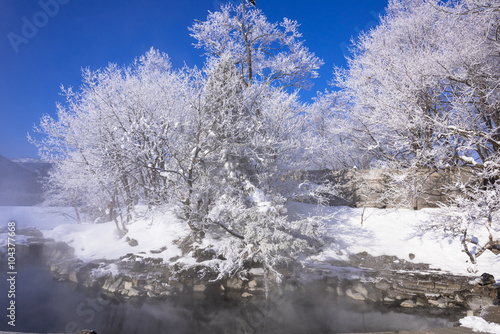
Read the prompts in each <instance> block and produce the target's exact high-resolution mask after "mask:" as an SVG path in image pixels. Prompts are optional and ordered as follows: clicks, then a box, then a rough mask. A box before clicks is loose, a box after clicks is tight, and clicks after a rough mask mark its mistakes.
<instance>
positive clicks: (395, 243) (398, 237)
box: [0, 202, 500, 334]
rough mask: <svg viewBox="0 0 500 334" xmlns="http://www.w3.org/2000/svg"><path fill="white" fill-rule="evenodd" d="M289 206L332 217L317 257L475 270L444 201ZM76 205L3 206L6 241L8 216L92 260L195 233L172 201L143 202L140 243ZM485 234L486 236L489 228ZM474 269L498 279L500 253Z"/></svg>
mask: <svg viewBox="0 0 500 334" xmlns="http://www.w3.org/2000/svg"><path fill="white" fill-rule="evenodd" d="M288 211H289V213H290V214H291V217H292V218H298V217H301V216H309V215H322V216H328V217H329V218H328V220H327V224H326V228H327V231H328V232H329V233H330V235H331V236H332V237H333V238H334V239H335V242H334V243H333V244H331V245H330V246H329V247H327V248H326V249H325V251H324V252H323V253H322V254H321V255H318V256H316V257H314V258H312V259H311V261H312V262H313V263H318V264H321V263H324V262H327V261H329V260H348V257H349V254H356V253H359V252H368V253H369V254H371V255H373V256H378V255H395V256H397V257H398V258H400V259H405V260H407V261H413V262H416V263H427V264H429V265H430V266H431V268H434V269H437V268H439V269H440V270H441V271H443V272H446V273H452V274H458V275H471V273H470V272H469V271H468V269H470V268H471V265H470V263H468V262H467V260H468V257H467V255H466V254H465V253H463V252H462V245H461V242H460V239H459V238H456V237H452V236H451V234H449V233H447V232H446V231H444V230H443V229H442V228H429V227H430V226H433V218H435V217H436V216H437V215H439V213H440V209H424V210H419V211H413V210H402V209H399V210H380V209H370V208H368V209H366V210H365V211H364V212H363V209H357V208H348V207H328V208H321V207H317V206H314V205H309V204H303V203H296V202H292V203H290V204H289V206H288ZM71 213H72V212H71V210H70V209H65V208H63V209H61V208H57V209H55V208H40V207H1V206H0V224H1V225H0V231H3V233H0V238H1V239H0V246H2V245H5V244H6V243H7V235H6V233H5V231H6V227H7V223H8V222H9V221H15V222H16V229H17V230H19V229H22V228H26V227H36V228H38V229H40V230H42V232H43V234H44V236H45V237H49V238H54V239H56V240H60V241H64V242H66V243H68V244H69V245H70V246H72V247H73V248H75V255H76V256H78V257H79V258H81V259H82V260H84V261H90V260H97V259H108V260H113V259H118V258H119V257H121V256H123V255H126V254H128V253H133V254H137V255H140V256H145V255H144V254H147V257H156V258H163V259H164V261H166V262H167V261H168V260H169V259H170V258H172V257H176V256H181V255H182V252H181V250H180V249H179V248H178V246H177V245H176V244H175V243H174V241H176V240H179V239H181V238H183V237H185V236H187V235H188V234H189V229H188V227H187V226H186V224H183V223H182V222H181V221H179V220H178V219H177V218H176V217H175V215H174V214H173V212H172V210H169V209H168V208H166V209H163V210H157V211H156V212H155V213H154V214H151V213H149V214H148V213H147V212H145V211H144V210H143V212H142V213H140V214H139V215H138V217H137V219H136V221H135V222H134V223H133V224H130V225H129V226H128V229H129V233H128V234H127V236H128V237H129V238H133V239H136V240H137V241H138V246H136V247H132V246H130V245H129V243H127V241H126V239H125V238H117V236H116V233H115V231H116V228H115V225H114V223H104V224H77V223H76V222H75V220H73V219H71V218H70V217H69V216H70V215H71ZM362 216H363V224H361V217H362ZM477 237H478V238H479V239H480V240H481V239H484V236H481V235H477ZM19 241H21V240H19ZM165 247H166V249H165ZM151 251H153V252H151ZM158 251H161V252H158ZM410 253H411V254H413V255H414V256H415V257H414V258H413V260H411V259H410V257H409V254H410ZM141 254H142V255H141ZM108 269H109V270H112V268H108ZM473 269H475V270H477V273H478V274H481V273H483V272H488V273H490V274H492V275H494V276H495V277H496V278H497V280H498V278H500V256H495V255H494V254H493V253H491V252H489V251H488V252H486V253H484V254H483V255H482V256H481V257H480V258H479V263H478V265H477V266H475V267H473ZM461 322H462V326H465V327H469V328H473V329H475V330H483V331H486V332H488V333H496V334H500V325H496V324H491V323H486V322H485V321H484V320H483V319H481V318H477V317H468V318H464V319H462V320H461Z"/></svg>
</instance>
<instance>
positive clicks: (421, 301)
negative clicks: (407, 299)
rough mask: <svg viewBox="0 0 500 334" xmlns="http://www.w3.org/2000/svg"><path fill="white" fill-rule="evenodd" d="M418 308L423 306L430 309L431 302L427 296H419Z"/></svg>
mask: <svg viewBox="0 0 500 334" xmlns="http://www.w3.org/2000/svg"><path fill="white" fill-rule="evenodd" d="M416 305H417V306H422V307H428V306H429V301H428V300H427V298H426V297H425V296H422V295H419V296H417V303H416Z"/></svg>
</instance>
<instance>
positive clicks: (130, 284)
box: [123, 281, 132, 290]
mask: <svg viewBox="0 0 500 334" xmlns="http://www.w3.org/2000/svg"><path fill="white" fill-rule="evenodd" d="M123 288H124V289H125V290H130V289H131V288H132V282H128V281H127V282H124V283H123Z"/></svg>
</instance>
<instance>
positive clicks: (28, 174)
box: [0, 155, 51, 205]
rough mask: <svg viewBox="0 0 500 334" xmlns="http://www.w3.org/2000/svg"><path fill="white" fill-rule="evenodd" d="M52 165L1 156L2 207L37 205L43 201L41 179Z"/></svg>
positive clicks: (0, 199) (0, 186)
mask: <svg viewBox="0 0 500 334" xmlns="http://www.w3.org/2000/svg"><path fill="white" fill-rule="evenodd" d="M50 165H51V164H50V163H45V162H40V161H37V160H36V159H19V160H16V161H12V160H9V159H7V158H5V157H3V156H1V155H0V205H35V204H38V203H40V202H41V201H42V200H43V196H42V184H41V182H40V181H41V179H42V178H43V177H44V176H46V175H47V172H48V170H49V169H50Z"/></svg>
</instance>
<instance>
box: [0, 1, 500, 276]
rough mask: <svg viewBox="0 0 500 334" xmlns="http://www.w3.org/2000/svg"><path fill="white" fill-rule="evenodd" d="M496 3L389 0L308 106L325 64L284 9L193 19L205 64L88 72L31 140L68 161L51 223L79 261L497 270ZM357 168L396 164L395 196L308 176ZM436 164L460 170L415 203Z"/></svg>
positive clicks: (499, 132)
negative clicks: (355, 258) (345, 190)
mask: <svg viewBox="0 0 500 334" xmlns="http://www.w3.org/2000/svg"><path fill="white" fill-rule="evenodd" d="M499 12H500V3H499V2H498V1H486V0H460V1H449V2H448V1H445V2H442V1H433V0H428V1H423V0H412V1H404V0H391V1H389V5H388V8H387V11H386V14H385V15H384V16H383V17H382V18H381V20H380V24H379V25H378V26H377V27H376V28H374V29H372V30H370V31H368V32H365V33H363V34H361V35H360V36H359V37H358V38H357V39H356V40H355V41H354V42H353V43H354V44H353V52H352V55H351V57H350V59H349V60H348V66H347V68H345V69H341V68H335V70H334V80H333V87H332V90H331V91H327V92H323V93H318V95H317V97H316V98H315V99H314V100H313V101H312V102H311V103H306V102H303V101H302V100H301V98H300V92H301V90H302V89H305V88H310V87H311V84H312V82H313V79H314V78H316V77H317V72H316V71H317V69H318V68H319V67H320V66H322V65H323V64H322V61H321V60H320V59H319V58H317V57H316V56H315V54H314V53H313V52H311V51H310V50H309V49H308V48H307V47H306V46H305V45H306V44H305V41H303V40H302V39H301V34H300V32H299V30H298V27H299V24H298V23H297V22H296V21H293V20H289V19H286V18H285V19H283V21H282V22H279V23H270V22H268V20H267V18H266V17H265V15H264V14H263V13H262V12H261V11H260V10H259V9H258V8H257V7H255V6H254V5H253V4H251V3H249V2H247V1H246V0H243V1H242V3H241V4H239V5H235V4H226V5H223V6H222V7H221V8H220V10H219V11H216V12H210V13H209V14H208V17H207V18H206V20H205V21H196V22H195V23H194V25H193V26H192V27H191V28H190V32H191V36H192V37H193V38H194V42H195V46H196V47H197V48H200V49H202V50H203V51H204V52H205V56H206V62H205V66H204V67H203V68H201V69H199V68H187V67H184V68H180V69H175V68H173V67H172V65H171V63H170V61H169V58H168V56H167V55H166V54H164V53H161V52H160V51H158V50H155V49H154V48H152V49H151V50H150V51H149V52H147V53H146V54H145V55H143V56H140V57H139V58H138V59H136V60H135V61H134V62H133V63H132V64H130V65H129V66H124V67H120V66H118V65H115V64H111V65H109V66H108V67H106V68H102V69H98V70H90V69H86V70H84V71H83V73H82V75H83V82H82V86H81V88H80V89H78V90H74V89H72V88H63V89H62V93H63V94H64V95H65V96H66V98H67V100H66V103H65V104H61V105H59V106H58V109H57V115H56V116H55V117H51V116H49V115H45V116H43V118H42V119H41V122H40V124H39V125H38V127H36V128H35V134H32V137H31V140H32V141H33V143H35V144H36V145H37V146H38V147H39V151H40V154H41V156H42V157H43V158H45V159H50V160H51V161H55V168H54V169H53V170H52V171H51V172H50V176H49V178H48V182H47V184H46V198H47V200H46V205H47V206H52V207H53V206H58V207H65V208H67V209H66V210H67V211H66V216H65V217H66V218H64V221H60V220H58V219H55V218H54V220H53V221H50V224H55V225H57V226H56V227H54V228H51V229H48V230H47V231H46V235H47V236H49V237H53V238H55V239H58V240H62V241H65V242H67V243H68V244H69V245H71V246H72V247H74V248H75V252H76V253H75V254H76V255H77V256H78V257H79V258H81V259H83V260H94V259H101V258H102V259H117V258H119V257H120V256H122V255H124V254H127V253H135V254H137V255H140V252H146V253H148V254H149V253H151V254H152V255H151V256H152V257H160V258H163V259H164V261H165V262H168V261H170V262H175V263H180V264H182V265H184V266H187V267H189V266H190V265H193V264H194V263H196V261H197V260H199V259H197V258H196V254H195V253H194V252H186V251H183V250H182V249H181V247H180V246H179V243H180V242H179V241H180V240H182V242H184V243H185V242H189V244H190V246H191V249H195V248H198V249H206V250H207V249H209V250H210V251H211V252H213V253H214V254H215V256H214V257H213V258H212V259H211V260H210V261H206V262H205V263H204V264H205V265H207V266H210V267H211V268H212V269H214V271H215V272H217V274H218V278H225V277H232V276H234V275H238V274H240V273H244V272H245V271H246V270H248V269H249V266H250V265H254V264H258V265H260V266H262V267H263V268H264V269H265V271H266V273H270V274H272V276H273V277H275V278H277V279H278V280H279V279H280V276H281V275H280V272H279V268H282V267H283V266H287V265H307V266H312V267H314V266H317V267H318V268H325V267H326V266H328V263H329V261H330V260H346V259H347V258H348V257H349V255H350V254H356V253H360V252H367V253H369V254H372V255H395V256H397V257H398V258H400V259H405V260H407V261H414V262H416V263H427V264H429V265H430V266H431V267H432V268H434V269H439V270H440V271H441V272H443V273H453V274H458V275H468V274H471V273H473V274H475V273H479V274H481V273H483V272H488V273H490V274H492V275H494V276H495V277H500V258H499V257H498V255H497V254H498V252H499V247H500V225H499V218H500V217H499V208H500V207H499V206H500V200H499V196H500V179H499V176H500V114H499V110H500V90H499V86H498V83H499V82H500V62H499V59H500V58H499V56H498V55H499V53H500V33H499V29H500V19H499V16H498V14H499ZM355 168H358V169H379V170H381V171H384V175H385V182H386V188H385V190H384V193H383V194H381V196H379V197H378V198H379V199H380V200H379V203H373V205H374V206H379V207H380V206H382V204H383V205H385V206H387V207H395V208H394V209H374V208H350V207H328V206H326V205H324V204H327V203H328V201H329V199H331V196H332V195H340V193H339V192H338V190H339V188H338V185H336V184H333V183H332V182H329V181H328V180H327V179H319V180H312V179H311V180H307V177H305V175H307V174H306V173H305V172H306V171H311V170H319V169H328V170H342V169H355ZM434 172H447V173H449V175H450V177H449V179H448V181H447V182H446V184H444V185H442V186H441V187H442V189H436V190H438V191H441V192H443V193H445V194H446V196H445V197H443V198H444V200H443V201H442V202H441V203H439V206H440V207H439V208H433V209H424V210H418V211H414V210H409V209H408V208H413V206H414V204H415V203H416V202H417V201H418V200H419V199H420V198H425V196H427V194H426V193H425V192H423V190H422V184H421V183H422V180H423V179H425V177H424V178H422V175H424V176H425V175H426V173H428V174H431V173H434ZM417 175H418V177H417ZM367 182H368V181H367ZM367 184H368V183H367ZM371 191H373V189H369V187H367V189H366V192H363V191H361V193H360V194H358V195H359V196H361V197H363V196H366V197H369V195H370V192H371ZM301 201H302V202H301ZM304 202H307V203H314V204H305V203H304ZM398 207H399V209H398ZM404 208H407V209H404ZM10 210H16V209H15V208H8V209H7V208H6V209H5V210H2V214H5V215H6V217H2V218H6V219H11V218H15V219H17V220H18V221H19V223H20V224H24V221H31V222H33V224H35V225H36V224H42V225H40V226H41V227H48V226H47V225H44V224H43V223H41V222H40V221H37V222H35V221H34V220H33V219H35V218H34V215H36V214H35V211H36V210H41V209H39V208H31V209H29V210H26V211H23V212H20V213H19V214H21V215H28V216H27V217H25V218H27V219H23V217H21V218H18V217H16V215H17V213H16V212H12V211H10ZM30 210H31V211H30ZM41 217H43V216H41ZM51 219H52V218H51ZM37 220H39V219H38V218H37ZM56 223H57V224H56ZM59 223H61V224H59ZM131 240H134V241H135V243H136V244H137V245H135V243H134V245H132V243H131ZM160 250H161V251H160ZM152 251H153V252H152ZM115 269H116V268H114V267H113V266H109V268H108V270H109V271H111V272H112V271H113V270H115Z"/></svg>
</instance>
